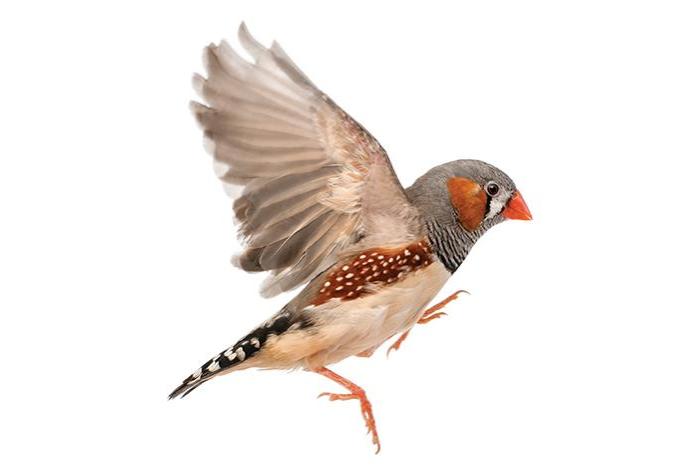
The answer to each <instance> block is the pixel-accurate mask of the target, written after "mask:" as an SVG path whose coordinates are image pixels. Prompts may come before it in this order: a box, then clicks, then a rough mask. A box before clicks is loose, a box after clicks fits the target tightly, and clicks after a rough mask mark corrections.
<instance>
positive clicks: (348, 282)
mask: <svg viewBox="0 0 689 468" xmlns="http://www.w3.org/2000/svg"><path fill="white" fill-rule="evenodd" d="M345 285H347V286H352V285H354V283H352V282H351V281H347V282H346V283H345Z"/></svg>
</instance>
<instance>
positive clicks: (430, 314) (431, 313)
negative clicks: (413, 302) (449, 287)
mask: <svg viewBox="0 0 689 468" xmlns="http://www.w3.org/2000/svg"><path fill="white" fill-rule="evenodd" d="M460 293H467V294H469V291H464V290H463V289H460V290H459V291H456V292H454V293H453V294H451V295H450V296H448V297H447V298H445V299H444V300H442V301H440V302H438V303H437V304H436V305H434V306H433V307H430V308H429V309H427V310H425V311H424V313H423V314H421V317H420V318H419V320H417V322H416V323H421V324H424V323H428V322H430V321H432V320H435V319H439V318H440V317H442V316H443V315H447V314H446V313H445V312H441V309H442V308H443V307H445V306H446V305H448V304H449V303H450V302H452V301H454V300H455V299H457V297H459V294H460ZM410 330H411V329H409V330H407V331H405V332H404V333H402V334H401V335H400V336H399V338H397V340H396V341H395V342H394V343H393V344H392V345H391V346H390V347H389V348H388V352H387V355H388V356H389V355H390V352H391V351H397V350H398V349H400V346H402V343H403V342H404V340H406V339H407V337H408V336H409V331H410Z"/></svg>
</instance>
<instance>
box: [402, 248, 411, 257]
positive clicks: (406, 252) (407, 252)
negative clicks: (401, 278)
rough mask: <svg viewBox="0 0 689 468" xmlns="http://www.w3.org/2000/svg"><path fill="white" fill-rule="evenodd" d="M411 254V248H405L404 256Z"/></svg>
mask: <svg viewBox="0 0 689 468" xmlns="http://www.w3.org/2000/svg"><path fill="white" fill-rule="evenodd" d="M410 255H411V252H410V251H409V249H404V256H405V257H408V256H410Z"/></svg>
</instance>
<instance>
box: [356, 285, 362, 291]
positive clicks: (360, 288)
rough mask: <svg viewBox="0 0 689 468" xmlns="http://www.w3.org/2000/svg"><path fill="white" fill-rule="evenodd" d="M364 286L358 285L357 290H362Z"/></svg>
mask: <svg viewBox="0 0 689 468" xmlns="http://www.w3.org/2000/svg"><path fill="white" fill-rule="evenodd" d="M363 288H364V287H363V286H357V287H356V290H357V291H361V290H362V289H363Z"/></svg>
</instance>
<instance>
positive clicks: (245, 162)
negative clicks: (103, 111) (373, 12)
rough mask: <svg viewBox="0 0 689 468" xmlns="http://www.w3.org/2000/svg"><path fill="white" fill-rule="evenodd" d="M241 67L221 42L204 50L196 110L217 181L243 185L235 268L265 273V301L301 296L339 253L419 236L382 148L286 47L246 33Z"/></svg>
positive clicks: (196, 79)
mask: <svg viewBox="0 0 689 468" xmlns="http://www.w3.org/2000/svg"><path fill="white" fill-rule="evenodd" d="M239 41H240V44H241V45H242V47H243V48H244V49H245V50H246V52H247V53H248V55H249V56H250V57H251V60H245V59H244V58H242V57H241V56H240V55H239V54H238V53H237V52H235V51H234V50H233V49H232V47H230V45H229V44H228V43H227V42H225V41H221V42H220V43H219V44H218V45H215V44H211V45H209V46H208V47H206V49H205V53H204V63H205V69H206V76H205V77H203V76H200V75H194V77H193V85H194V88H195V89H196V90H197V92H198V94H199V96H201V98H202V99H203V101H204V102H205V104H202V103H197V102H193V103H192V104H191V110H192V112H193V114H194V115H195V117H196V119H197V121H198V122H199V124H200V125H201V127H202V128H203V130H204V137H205V138H206V140H207V141H208V147H209V151H210V152H211V153H212V154H213V157H214V158H215V160H216V162H217V164H216V166H217V167H219V168H220V170H219V177H220V178H221V179H222V180H223V181H225V182H228V183H231V184H238V185H242V186H243V189H242V192H241V195H240V196H239V197H238V198H237V199H236V200H235V202H234V204H233V209H234V213H235V216H236V218H237V220H238V221H239V233H240V235H241V237H242V239H243V242H244V244H245V249H244V251H243V252H242V253H241V254H240V255H238V256H237V257H236V258H235V259H234V260H233V262H234V264H235V265H237V266H238V267H240V268H242V269H244V270H246V271H266V272H270V276H269V278H267V280H266V282H265V283H264V286H263V288H262V291H261V292H262V293H263V294H264V295H266V296H272V295H275V294H279V293H281V292H283V291H288V290H290V289H292V288H295V287H297V286H299V285H301V284H303V283H304V282H306V281H308V280H309V279H311V278H313V277H314V276H315V275H317V274H318V273H320V272H321V271H323V270H324V269H326V268H327V267H329V266H330V265H331V264H332V263H333V262H334V261H335V260H336V258H337V256H338V255H341V254H342V253H343V251H347V252H349V251H356V250H358V249H362V250H363V249H365V248H368V247H369V246H371V245H396V244H401V243H404V242H407V241H410V240H413V239H416V238H418V237H419V235H421V233H422V231H423V226H422V224H421V222H420V221H419V214H418V212H417V210H416V208H414V207H413V206H412V205H411V203H410V202H409V200H408V199H407V197H406V194H405V192H404V190H403V189H402V187H401V185H400V183H399V181H398V180H397V177H396V175H395V173H394V170H393V168H392V166H391V165H390V162H389V160H388V157H387V154H386V153H385V150H383V148H382V147H381V146H380V145H379V144H378V142H377V141H376V140H375V138H373V137H372V136H371V135H370V134H369V133H368V132H367V131H366V130H365V129H364V128H363V127H361V126H360V125H359V124H358V123H357V122H356V121H354V120H353V119H352V118H351V117H350V116H349V115H347V114H346V113H345V112H344V111H343V110H342V109H340V108H339V107H338V106H337V105H336V104H335V103H334V102H333V101H332V100H331V99H330V98H329V97H328V96H326V95H325V94H324V93H323V92H321V91H320V90H319V89H318V88H317V87H316V86H315V85H314V84H313V83H312V82H311V80H309V79H308V78H307V77H306V75H305V74H304V73H303V72H302V71H301V69H299V67H297V65H296V64H295V63H294V62H293V61H292V60H291V59H290V58H289V57H288V56H287V54H286V53H285V51H284V50H283V49H282V47H280V45H279V44H277V43H276V42H274V43H273V44H272V45H271V47H270V48H266V47H264V46H263V45H261V44H260V43H259V42H258V41H257V40H256V39H255V38H254V37H253V36H251V34H250V33H249V31H248V29H247V28H246V26H245V25H244V24H243V23H242V25H241V26H240V28H239Z"/></svg>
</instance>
